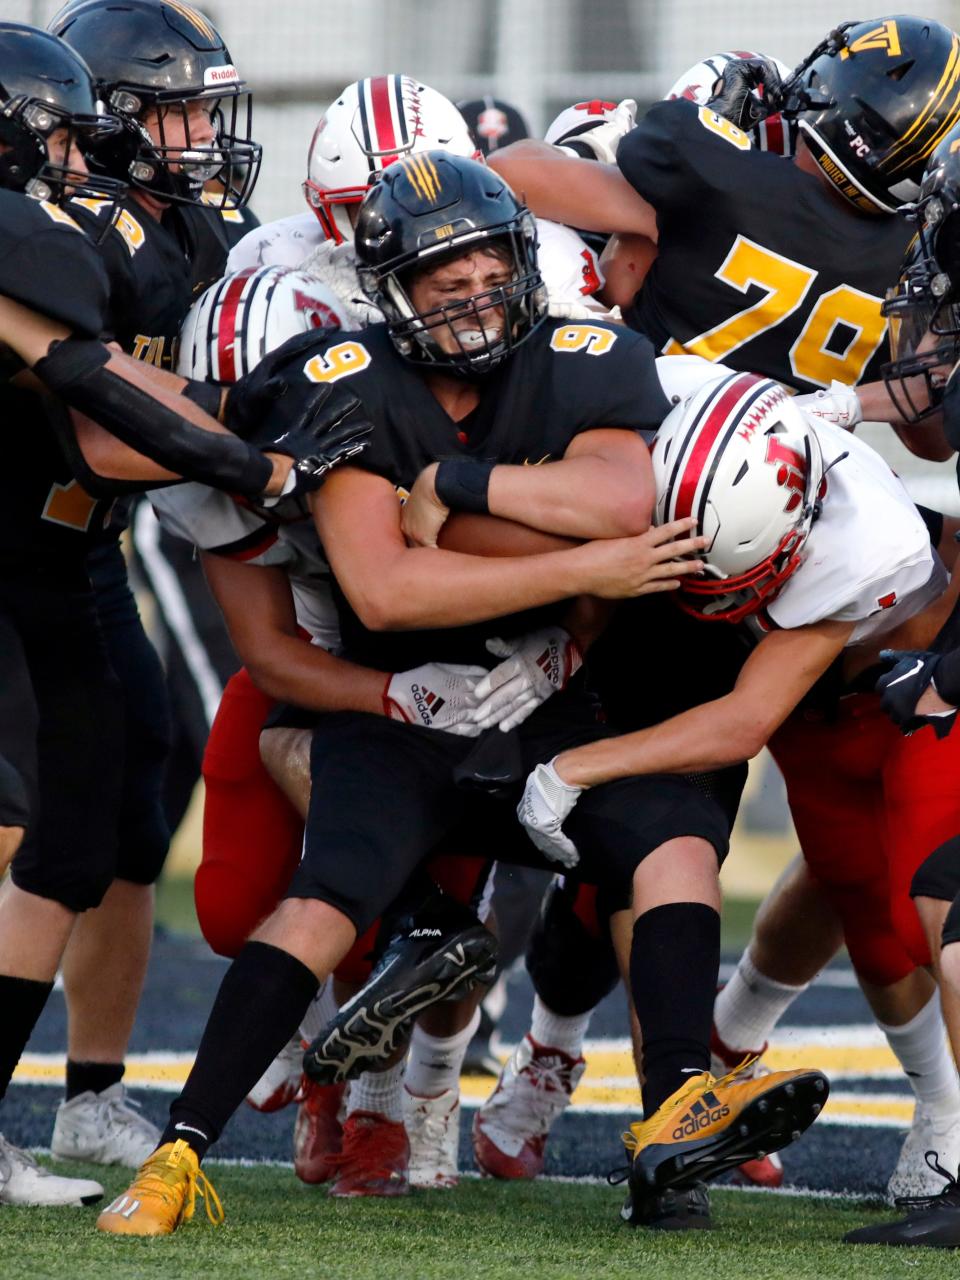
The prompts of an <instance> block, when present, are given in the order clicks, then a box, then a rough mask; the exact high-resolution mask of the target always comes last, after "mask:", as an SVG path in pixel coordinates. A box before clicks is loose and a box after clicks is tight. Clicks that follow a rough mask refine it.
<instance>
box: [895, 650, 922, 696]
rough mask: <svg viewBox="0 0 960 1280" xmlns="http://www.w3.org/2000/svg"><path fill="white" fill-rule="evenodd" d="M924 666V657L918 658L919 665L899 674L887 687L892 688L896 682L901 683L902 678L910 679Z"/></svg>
mask: <svg viewBox="0 0 960 1280" xmlns="http://www.w3.org/2000/svg"><path fill="white" fill-rule="evenodd" d="M922 666H923V659H922V658H918V659H917V665H916V666H915V667H911V668H910V670H909V671H906V672H904V674H903V675H902V676H897V678H896V680H891V681H890V683H889V684H888V685H887V688H888V689H892V688H893V686H894V685H895V684H899V683H900V681H901V680H909V679H910V677H911V676H915V675H916V674H917V672H918V671H919V670H920V668H921V667H922Z"/></svg>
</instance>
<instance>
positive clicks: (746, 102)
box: [707, 58, 783, 132]
mask: <svg viewBox="0 0 960 1280" xmlns="http://www.w3.org/2000/svg"><path fill="white" fill-rule="evenodd" d="M782 91H783V85H782V82H781V80H780V72H779V71H778V70H777V68H776V66H775V65H774V63H773V62H771V61H770V59H769V58H735V59H734V60H733V61H731V62H728V63H727V65H726V66H725V67H724V68H723V74H722V75H721V76H720V79H719V81H717V83H716V84H715V85H714V92H713V96H712V97H711V98H710V101H709V102H708V103H707V108H708V109H709V110H710V111H715V112H716V113H717V115H718V116H723V118H724V119H725V120H729V121H731V123H732V124H735V125H736V126H737V128H738V129H743V130H744V131H745V132H749V131H750V130H751V129H752V128H753V126H754V125H755V124H758V123H759V122H760V121H761V120H763V119H764V118H765V117H766V116H768V115H770V113H771V112H773V111H777V110H779V104H780V97H781V94H782Z"/></svg>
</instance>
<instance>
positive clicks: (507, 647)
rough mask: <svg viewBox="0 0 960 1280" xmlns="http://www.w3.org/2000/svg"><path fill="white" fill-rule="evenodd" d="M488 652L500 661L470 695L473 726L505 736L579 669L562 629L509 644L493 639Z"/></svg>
mask: <svg viewBox="0 0 960 1280" xmlns="http://www.w3.org/2000/svg"><path fill="white" fill-rule="evenodd" d="M487 649H488V650H489V651H490V653H492V654H493V656H494V657H495V658H503V659H504V661H503V662H501V663H500V665H499V666H496V667H494V668H493V670H492V671H489V672H487V674H486V675H485V676H484V678H483V679H482V680H481V681H480V682H479V683H478V684H477V687H476V689H474V695H475V697H476V698H477V704H478V705H477V709H476V711H475V712H474V714H473V721H474V723H475V724H476V725H478V726H479V728H480V729H492V728H493V726H494V725H499V726H500V728H501V730H502V731H503V732H504V733H509V731H510V730H511V729H515V728H516V727H517V725H518V724H523V722H524V720H526V718H527V716H529V715H530V714H532V712H534V711H535V710H536V709H537V707H539V706H540V704H541V703H543V702H546V700H547V699H548V698H549V697H550V695H551V694H552V693H557V692H558V691H559V690H560V689H565V688H566V686H567V681H568V680H569V679H570V677H571V676H572V675H573V674H574V673H575V672H577V671H579V670H580V668H581V667H582V666H583V654H582V653H581V652H580V646H579V645H578V644H577V642H576V640H574V639H573V638H572V636H570V635H568V633H567V632H566V631H564V629H563V628H562V627H544V628H543V629H542V630H541V631H531V632H530V633H529V634H528V635H525V636H516V637H515V638H514V639H513V640H501V639H500V637H499V636H495V637H494V638H493V639H491V640H488V641H487Z"/></svg>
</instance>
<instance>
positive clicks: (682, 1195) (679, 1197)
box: [620, 1182, 713, 1231]
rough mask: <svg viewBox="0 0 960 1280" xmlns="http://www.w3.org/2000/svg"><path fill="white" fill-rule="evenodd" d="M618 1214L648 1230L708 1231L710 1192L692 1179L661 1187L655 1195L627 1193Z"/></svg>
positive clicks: (709, 1228)
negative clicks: (687, 1184) (682, 1184)
mask: <svg viewBox="0 0 960 1280" xmlns="http://www.w3.org/2000/svg"><path fill="white" fill-rule="evenodd" d="M620 1217H621V1218H622V1219H623V1221H624V1222H626V1223H627V1224H628V1225H629V1226H631V1227H646V1228H647V1230H648V1231H710V1230H712V1228H713V1222H712V1220H711V1218H710V1196H709V1193H708V1191H707V1187H706V1184H705V1183H703V1182H695V1183H694V1184H693V1185H692V1186H690V1187H682V1188H675V1187H672V1188H670V1189H669V1190H668V1191H661V1192H659V1193H658V1194H657V1195H653V1196H643V1197H641V1198H639V1199H636V1200H635V1199H634V1197H633V1194H632V1193H631V1194H630V1195H628V1196H627V1199H626V1201H625V1203H624V1206H623V1208H622V1209H621V1210H620Z"/></svg>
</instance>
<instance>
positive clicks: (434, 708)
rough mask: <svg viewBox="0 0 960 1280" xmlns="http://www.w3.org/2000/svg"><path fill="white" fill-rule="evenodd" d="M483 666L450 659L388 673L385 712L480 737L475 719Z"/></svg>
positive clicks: (410, 721) (384, 702)
mask: <svg viewBox="0 0 960 1280" xmlns="http://www.w3.org/2000/svg"><path fill="white" fill-rule="evenodd" d="M486 674H487V673H486V671H485V670H484V668H483V667H458V666H455V665H454V664H453V663H449V662H427V663H425V664H424V665H423V666H422V667H414V668H413V669H412V670H411V671H398V672H397V673H396V674H395V675H392V676H388V678H387V683H386V685H385V686H384V690H383V713H384V715H386V716H389V717H390V719H391V720H405V721H406V723H407V724H419V725H423V726H424V728H426V729H443V730H444V731H445V732H446V733H456V734H459V736H460V737H463V738H476V737H478V736H479V734H480V726H479V725H478V724H476V723H474V721H473V718H472V717H473V715H474V712H475V710H476V706H477V696H476V693H475V689H476V684H477V680H478V679H479V678H480V677H481V676H485V675H486Z"/></svg>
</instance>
